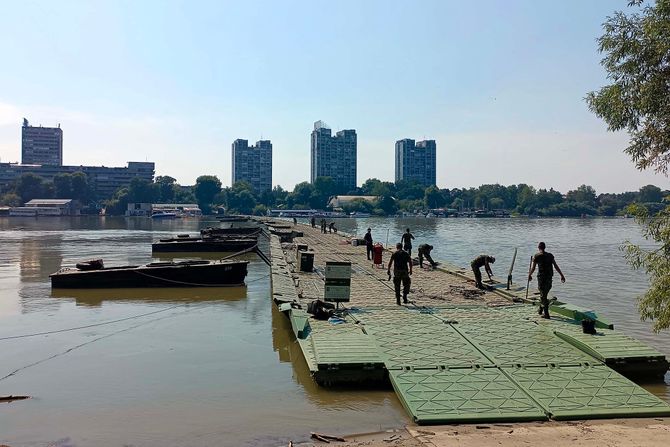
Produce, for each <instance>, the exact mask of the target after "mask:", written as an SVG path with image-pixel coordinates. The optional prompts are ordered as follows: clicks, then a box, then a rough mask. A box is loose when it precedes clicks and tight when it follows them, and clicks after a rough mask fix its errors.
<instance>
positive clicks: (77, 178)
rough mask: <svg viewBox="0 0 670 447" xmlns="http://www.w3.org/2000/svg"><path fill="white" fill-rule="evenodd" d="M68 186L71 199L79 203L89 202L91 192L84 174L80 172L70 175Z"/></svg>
mask: <svg viewBox="0 0 670 447" xmlns="http://www.w3.org/2000/svg"><path fill="white" fill-rule="evenodd" d="M70 185H71V192H72V198H73V199H76V200H79V201H80V202H81V203H88V202H89V201H90V199H91V198H92V197H91V196H92V192H91V187H90V186H89V184H88V177H87V176H86V174H84V173H83V172H81V171H79V172H75V173H73V174H71V175H70Z"/></svg>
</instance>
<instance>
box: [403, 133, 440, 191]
mask: <svg viewBox="0 0 670 447" xmlns="http://www.w3.org/2000/svg"><path fill="white" fill-rule="evenodd" d="M436 148H437V146H436V145H435V140H425V141H417V142H416V143H415V142H414V140H412V139H410V138H405V139H404V140H398V141H396V143H395V181H396V182H397V181H398V180H408V181H416V182H419V183H420V184H422V185H425V186H431V185H435V184H436V183H435V172H436V170H437V163H436V156H435V153H436Z"/></svg>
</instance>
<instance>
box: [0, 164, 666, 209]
mask: <svg viewBox="0 0 670 447" xmlns="http://www.w3.org/2000/svg"><path fill="white" fill-rule="evenodd" d="M93 191H94V190H93V188H92V187H91V185H89V184H88V180H87V177H86V174H84V173H81V172H77V173H74V174H63V175H58V176H56V177H55V178H54V179H53V181H52V182H49V181H45V180H44V179H42V178H41V177H39V176H37V175H34V174H24V175H22V176H21V177H19V178H18V179H17V180H16V181H15V182H14V184H13V185H11V186H10V187H9V188H7V189H6V190H4V191H0V204H1V205H9V206H19V205H21V204H23V203H25V202H27V201H29V200H31V199H35V198H45V199H46V198H63V199H77V200H79V201H80V202H81V203H82V204H83V205H84V206H87V207H89V208H91V209H97V208H101V207H105V208H106V212H107V214H124V213H125V211H126V209H127V205H128V203H131V202H149V203H197V204H198V205H199V206H200V208H201V209H202V210H203V212H204V213H209V212H211V210H212V209H213V208H215V207H219V206H221V207H224V208H225V209H226V210H227V212H230V213H242V214H265V212H266V211H267V210H268V209H282V208H283V209H326V208H327V205H328V200H329V198H330V197H332V196H334V195H338V194H346V195H367V196H376V197H378V199H377V200H375V201H372V202H370V201H367V200H363V199H359V200H354V201H352V202H349V203H347V204H345V205H343V209H344V211H345V212H353V211H357V212H365V213H371V214H374V215H380V216H387V215H394V214H396V213H398V212H411V213H414V212H422V211H424V212H427V211H428V210H434V209H439V208H449V209H452V210H458V211H464V210H472V209H488V210H496V209H504V210H507V211H509V212H511V213H518V214H527V215H535V216H566V217H570V216H582V215H589V216H616V215H622V214H625V213H626V207H627V206H628V205H631V204H633V203H637V204H641V205H644V206H645V207H646V208H647V209H648V210H649V211H650V212H657V211H659V210H660V209H662V208H663V207H664V205H665V203H664V198H665V197H667V196H670V191H667V190H665V191H664V190H661V188H659V187H657V186H654V185H647V186H644V187H642V188H640V189H639V190H638V191H630V192H623V193H618V194H612V193H604V194H597V193H596V191H595V189H594V188H593V187H591V186H587V185H582V186H580V187H578V188H577V189H575V190H571V191H568V192H567V193H565V194H563V193H561V192H559V191H556V190H554V189H548V190H547V189H536V188H534V187H532V186H530V185H526V184H523V183H522V184H519V185H509V186H503V185H498V184H495V185H482V186H480V187H478V188H467V189H465V188H463V189H460V188H454V189H439V188H437V187H436V186H429V187H427V188H425V187H423V186H422V185H419V184H418V183H414V182H408V181H399V182H395V183H394V182H383V181H381V180H378V179H374V178H372V179H368V180H366V181H365V183H363V185H362V186H360V187H358V188H356V189H354V190H349V191H343V190H341V189H340V188H339V187H338V185H337V184H336V183H335V182H334V181H333V179H332V178H330V177H319V178H317V179H316V181H315V182H314V183H313V184H312V183H309V182H302V183H298V184H297V185H296V186H295V187H294V188H293V191H287V190H285V189H283V188H282V187H281V186H275V187H274V188H273V189H272V190H268V191H262V192H256V191H254V190H253V188H252V187H251V185H250V184H249V183H247V182H243V181H242V182H237V183H235V184H234V185H233V186H232V187H225V188H223V187H222V186H221V181H220V180H219V179H218V178H217V177H216V176H213V175H203V176H200V177H198V179H197V180H196V183H195V185H193V186H181V185H179V184H178V183H177V181H176V180H175V179H174V178H173V177H170V176H158V177H156V180H155V181H154V182H148V181H145V180H142V179H139V178H135V179H133V181H132V182H131V183H130V185H128V187H124V188H120V189H119V190H117V191H116V193H115V194H114V196H113V197H111V198H98V197H95V194H94V192H93Z"/></svg>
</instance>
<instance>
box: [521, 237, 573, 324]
mask: <svg viewBox="0 0 670 447" xmlns="http://www.w3.org/2000/svg"><path fill="white" fill-rule="evenodd" d="M546 248H547V245H546V244H545V243H544V242H540V243H539V244H538V246H537V249H538V250H539V252H538V253H536V254H535V256H533V265H532V267H531V268H530V272H528V281H532V280H533V272H534V271H535V267H537V288H538V290H539V291H540V308H539V309H538V313H539V314H540V315H542V318H547V319H548V318H549V291H550V290H551V285H552V284H551V283H552V278H553V276H554V269H556V271H557V272H558V274H559V275H561V282H565V276H564V275H563V272H561V269H560V267H559V266H558V264H556V259H554V255H552V254H551V253H549V252H548V251H545V249H546Z"/></svg>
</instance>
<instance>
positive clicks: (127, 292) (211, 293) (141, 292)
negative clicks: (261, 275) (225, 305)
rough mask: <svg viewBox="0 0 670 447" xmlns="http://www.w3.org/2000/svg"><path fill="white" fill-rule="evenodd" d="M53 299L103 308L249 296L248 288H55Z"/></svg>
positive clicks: (222, 299) (229, 299) (235, 298)
mask: <svg viewBox="0 0 670 447" xmlns="http://www.w3.org/2000/svg"><path fill="white" fill-rule="evenodd" d="M51 296H52V297H53V298H71V299H74V300H75V301H76V303H77V305H81V306H99V305H101V304H102V302H103V301H141V302H143V303H198V302H205V301H239V300H242V299H244V298H246V297H247V287H246V286H241V287H183V288H172V289H113V290H110V289H52V290H51Z"/></svg>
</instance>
